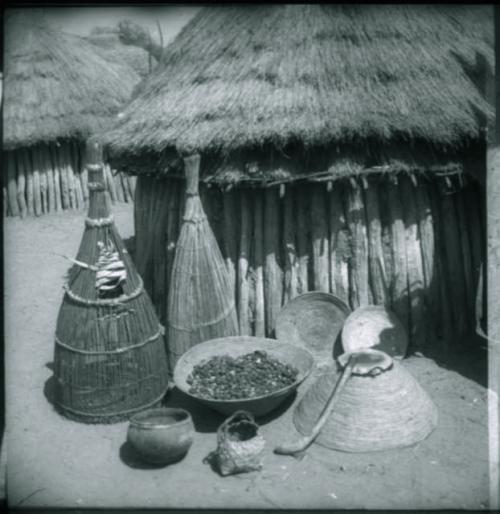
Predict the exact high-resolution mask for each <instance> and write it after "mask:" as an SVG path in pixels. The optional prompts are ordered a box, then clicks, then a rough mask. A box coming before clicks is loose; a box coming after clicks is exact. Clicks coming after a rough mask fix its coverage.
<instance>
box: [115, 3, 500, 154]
mask: <svg viewBox="0 0 500 514" xmlns="http://www.w3.org/2000/svg"><path fill="white" fill-rule="evenodd" d="M489 9H490V10H491V7H488V6H478V7H474V6H449V5H435V6H431V5H385V6H384V5H349V6H347V5H327V4H326V5H260V6H257V5H246V6H243V5H238V6H221V7H208V8H205V9H203V10H201V11H200V12H199V13H198V15H197V16H196V17H195V18H194V19H193V20H192V21H191V22H190V23H189V24H188V25H187V26H186V27H185V28H184V29H183V30H182V32H181V33H180V34H179V36H178V37H177V38H176V39H175V41H174V42H173V43H172V44H171V45H170V46H169V47H167V49H166V50H165V55H164V60H163V62H162V63H161V64H160V65H159V66H158V68H157V69H156V70H155V72H154V73H153V74H152V75H151V76H149V77H148V78H147V79H146V81H145V82H144V84H143V86H142V88H141V91H140V93H139V95H138V96H137V97H136V98H135V99H134V100H133V101H132V102H131V104H130V105H129V106H128V107H127V108H126V109H125V111H124V113H123V116H122V117H121V120H120V122H118V125H117V126H116V128H115V129H114V130H113V131H112V132H110V133H109V134H108V135H107V141H108V142H109V148H110V149H111V151H112V153H113V154H115V155H117V154H121V155H123V156H125V155H128V156H129V157H130V158H131V159H133V158H134V156H137V155H140V154H141V153H148V152H154V153H157V152H162V151H164V150H165V149H169V148H172V149H175V150H176V151H177V152H181V153H183V152H192V151H201V152H204V151H211V150H216V151H219V150H221V151H231V150H234V149H240V148H249V147H262V146H263V145H268V144H271V145H273V146H278V147H280V146H283V145H286V144H287V143H289V142H290V141H300V142H301V144H303V145H305V146H308V147H312V146H316V145H328V144H330V143H331V142H335V144H343V143H346V144H347V145H349V146H352V144H353V143H356V144H357V143H359V142H362V141H367V140H370V141H372V142H373V141H380V142H384V143H385V142H390V141H397V140H399V141H401V140H405V141H408V140H417V141H426V142H430V143H431V144H432V145H434V146H435V147H454V146H456V145H462V144H463V142H464V140H471V139H475V138H478V137H479V134H480V130H481V127H482V126H483V125H484V119H485V117H486V118H487V117H491V116H492V108H491V106H490V105H489V104H488V103H487V101H486V100H485V98H484V96H483V95H482V94H481V92H480V91H479V90H478V88H477V87H476V84H475V83H474V81H473V79H472V78H471V75H470V74H468V73H467V72H466V68H467V67H469V68H470V69H471V70H474V67H475V65H476V62H477V59H478V56H482V58H483V59H484V60H485V61H487V62H489V63H490V65H492V63H493V61H494V59H493V44H492V42H493V28H492V21H491V15H490V12H489Z"/></svg>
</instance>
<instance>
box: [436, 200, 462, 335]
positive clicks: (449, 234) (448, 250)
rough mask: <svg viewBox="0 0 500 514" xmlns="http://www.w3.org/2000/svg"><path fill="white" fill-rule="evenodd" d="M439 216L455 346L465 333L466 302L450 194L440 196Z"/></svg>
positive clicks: (460, 253) (455, 221) (454, 212)
mask: <svg viewBox="0 0 500 514" xmlns="http://www.w3.org/2000/svg"><path fill="white" fill-rule="evenodd" d="M441 216H442V220H443V227H444V230H443V238H444V241H445V255H446V261H445V262H446V264H445V266H446V269H447V271H448V276H449V284H450V287H451V296H450V299H451V298H453V300H452V301H451V307H452V314H453V327H454V329H455V330H454V333H455V337H456V344H457V345H463V344H464V342H465V341H464V338H465V335H466V331H467V322H466V321H467V320H466V312H467V302H466V293H465V280H464V274H463V269H464V268H463V259H462V251H461V250H462V248H461V246H460V235H459V233H458V218H457V213H456V209H455V204H454V202H453V198H452V195H451V194H443V195H441Z"/></svg>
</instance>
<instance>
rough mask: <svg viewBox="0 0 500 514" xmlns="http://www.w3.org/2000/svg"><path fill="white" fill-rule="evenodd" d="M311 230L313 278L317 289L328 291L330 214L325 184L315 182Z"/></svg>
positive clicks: (312, 190)
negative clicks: (326, 201)
mask: <svg viewBox="0 0 500 514" xmlns="http://www.w3.org/2000/svg"><path fill="white" fill-rule="evenodd" d="M311 192H312V195H311V232H312V256H313V259H312V260H313V280H314V282H313V283H314V289H315V290H316V291H324V292H326V293H327V292H328V291H329V289H330V283H329V271H328V268H329V266H328V264H329V258H328V256H329V241H328V215H327V210H326V204H325V194H326V192H325V190H324V188H323V186H320V185H316V184H314V185H313V186H312V189H311Z"/></svg>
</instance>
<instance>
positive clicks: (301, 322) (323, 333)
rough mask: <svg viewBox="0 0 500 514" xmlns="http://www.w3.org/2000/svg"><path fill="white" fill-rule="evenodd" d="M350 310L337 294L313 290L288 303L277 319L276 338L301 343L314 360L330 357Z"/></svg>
mask: <svg viewBox="0 0 500 514" xmlns="http://www.w3.org/2000/svg"><path fill="white" fill-rule="evenodd" d="M350 312H351V310H350V309H349V307H348V306H347V305H346V304H345V303H344V302H343V301H342V300H340V299H339V298H337V297H336V296H334V295H332V294H329V293H322V292H319V291H313V292H310V293H304V294H302V295H300V296H297V297H296V298H294V299H293V300H291V301H290V302H288V303H287V304H286V305H285V306H284V307H283V309H282V310H281V312H280V313H279V314H278V317H277V320H276V338H277V339H279V340H280V341H282V342H286V343H291V344H294V345H298V346H303V347H305V348H306V349H308V350H309V351H310V352H311V353H312V354H313V355H314V357H315V359H316V360H318V359H320V360H323V359H329V360H331V359H332V358H333V348H334V345H335V341H336V340H337V337H338V336H339V334H340V331H341V330H342V326H343V324H344V321H345V319H346V318H347V316H348V315H349V313H350Z"/></svg>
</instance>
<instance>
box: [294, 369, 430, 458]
mask: <svg viewBox="0 0 500 514" xmlns="http://www.w3.org/2000/svg"><path fill="white" fill-rule="evenodd" d="M338 377H339V372H338V371H337V370H336V369H335V367H334V366H333V365H332V367H331V368H330V370H329V372H328V373H325V374H323V375H321V376H320V377H319V378H318V379H317V380H316V382H314V383H313V384H312V386H311V387H310V388H309V389H308V390H307V391H306V393H305V394H304V396H303V397H302V399H301V400H300V402H299V403H298V404H297V407H296V409H295V411H294V413H293V421H294V424H295V426H296V428H297V430H298V431H299V432H300V433H302V434H304V435H306V434H309V433H310V431H311V430H312V428H313V426H314V424H315V423H316V421H317V419H318V418H319V417H320V415H321V413H322V412H323V410H324V408H325V405H326V402H327V401H328V398H329V396H330V395H331V393H332V390H333V388H334V387H335V384H336V382H337V380H338ZM437 421H438V412H437V409H436V407H435V405H434V403H433V401H432V400H431V398H430V397H429V395H428V394H427V393H426V392H425V391H424V390H423V389H422V387H421V386H420V384H419V383H418V382H417V380H416V379H415V378H414V377H413V375H412V374H411V373H410V372H409V371H408V370H407V369H406V368H405V367H404V366H403V365H402V363H400V362H397V361H394V362H393V366H392V367H391V368H390V369H388V370H387V371H384V372H383V373H381V374H379V375H377V376H375V377H373V376H357V375H351V377H350V378H349V379H348V380H347V382H346V384H345V387H344V389H343V390H342V391H341V392H340V393H339V398H338V403H337V404H336V407H335V408H334V409H333V412H332V413H331V414H330V416H329V418H328V419H327V420H326V423H325V425H324V426H323V428H322V430H321V432H320V433H319V435H318V437H317V438H316V440H315V442H316V443H317V444H319V445H321V446H325V447H327V448H331V449H334V450H342V451H347V452H372V451H379V450H388V449H391V448H402V447H405V446H410V445H412V444H415V443H417V442H419V441H422V440H423V439H425V438H426V437H427V436H428V435H429V434H430V433H431V432H432V431H433V430H434V428H435V427H436V425H437Z"/></svg>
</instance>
